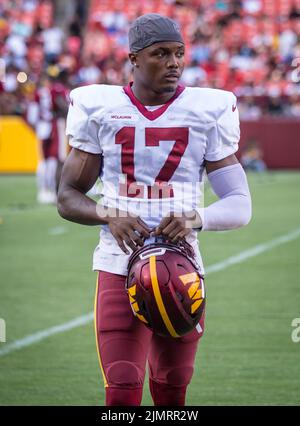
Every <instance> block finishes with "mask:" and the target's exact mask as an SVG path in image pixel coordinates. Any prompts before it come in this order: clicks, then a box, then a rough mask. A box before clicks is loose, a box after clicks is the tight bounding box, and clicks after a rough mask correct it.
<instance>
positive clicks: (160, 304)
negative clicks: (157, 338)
mask: <svg viewBox="0 0 300 426" xmlns="http://www.w3.org/2000/svg"><path fill="white" fill-rule="evenodd" d="M150 277H151V284H152V288H153V293H154V297H155V301H156V304H157V307H158V310H159V313H160V315H161V317H162V320H163V322H164V324H165V326H166V328H167V330H168V332H169V333H170V335H171V336H172V337H180V336H179V335H178V334H177V333H176V331H175V329H174V327H173V325H172V323H171V321H170V318H169V317H168V314H167V311H166V308H165V306H164V302H163V300H162V297H161V293H160V289H159V285H158V280H157V273H156V256H150Z"/></svg>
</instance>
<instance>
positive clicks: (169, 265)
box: [126, 240, 205, 337]
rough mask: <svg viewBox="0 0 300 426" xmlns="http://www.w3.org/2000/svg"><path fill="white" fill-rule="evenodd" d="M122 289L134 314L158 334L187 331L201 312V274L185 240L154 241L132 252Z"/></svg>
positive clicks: (191, 249)
mask: <svg viewBox="0 0 300 426" xmlns="http://www.w3.org/2000/svg"><path fill="white" fill-rule="evenodd" d="M126 288H127V292H128V296H129V301H130V304H131V308H132V310H133V313H134V315H135V316H137V317H138V318H139V320H141V321H142V322H143V323H144V324H145V325H146V326H147V327H149V328H150V329H151V330H152V331H153V332H154V333H156V334H159V335H161V336H172V337H180V336H183V335H184V334H186V333H188V332H190V331H191V330H192V329H193V328H195V327H196V326H197V324H198V323H199V321H200V319H201V316H202V314H203V311H204V306H205V290H204V282H203V276H202V275H201V273H200V268H199V265H198V264H197V263H196V261H195V255H194V251H193V248H192V247H191V246H190V245H189V244H188V243H187V242H186V241H182V242H180V243H179V244H178V245H175V244H171V243H169V242H166V241H157V240H156V242H155V243H152V244H149V245H146V246H144V247H142V248H141V249H139V250H137V251H135V252H133V254H132V255H131V257H130V259H129V264H128V275H127V281H126Z"/></svg>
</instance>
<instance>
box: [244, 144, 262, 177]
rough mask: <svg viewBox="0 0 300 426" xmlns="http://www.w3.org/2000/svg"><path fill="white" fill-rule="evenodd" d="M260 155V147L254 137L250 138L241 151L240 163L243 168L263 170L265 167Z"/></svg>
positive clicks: (256, 170) (255, 170)
mask: <svg viewBox="0 0 300 426" xmlns="http://www.w3.org/2000/svg"><path fill="white" fill-rule="evenodd" d="M262 155H263V154H262V150H261V149H260V147H259V144H258V142H257V141H256V140H255V139H251V140H249V141H248V143H247V145H246V148H245V150H244V152H243V153H242V156H241V164H242V166H243V167H244V169H245V170H251V171H254V172H264V171H265V170H266V168H267V167H266V164H265V162H264V161H263V158H262Z"/></svg>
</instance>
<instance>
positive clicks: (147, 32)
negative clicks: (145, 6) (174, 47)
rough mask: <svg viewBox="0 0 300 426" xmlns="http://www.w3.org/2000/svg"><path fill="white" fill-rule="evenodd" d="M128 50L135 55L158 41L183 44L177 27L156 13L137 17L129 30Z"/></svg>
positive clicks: (171, 21) (168, 19)
mask: <svg viewBox="0 0 300 426" xmlns="http://www.w3.org/2000/svg"><path fill="white" fill-rule="evenodd" d="M128 36H129V49H130V52H132V53H137V52H139V51H140V50H142V49H145V47H148V46H151V44H154V43H158V42H160V41H177V42H179V43H182V44H184V41H183V38H182V35H181V33H180V29H179V26H178V25H177V23H176V22H175V21H173V20H172V19H170V18H168V17H166V16H162V15H159V14H158V13H147V14H146V15H142V16H139V17H138V18H137V19H136V20H135V21H134V22H133V23H132V24H131V26H130V29H129V34H128Z"/></svg>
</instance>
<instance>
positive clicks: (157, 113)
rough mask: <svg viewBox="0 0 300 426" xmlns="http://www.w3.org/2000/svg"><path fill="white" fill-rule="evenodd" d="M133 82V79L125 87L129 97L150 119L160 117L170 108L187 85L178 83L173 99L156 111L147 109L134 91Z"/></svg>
mask: <svg viewBox="0 0 300 426" xmlns="http://www.w3.org/2000/svg"><path fill="white" fill-rule="evenodd" d="M132 84H133V82H132V81H131V82H130V83H129V84H128V86H126V87H123V89H124V92H125V93H126V95H127V96H128V97H129V99H130V100H131V102H132V103H133V105H135V106H136V107H137V109H138V110H139V111H140V113H142V114H143V116H144V117H146V118H148V120H151V121H153V120H156V118H158V117H160V116H161V115H162V114H163V113H164V112H165V111H166V110H167V109H168V108H169V106H170V105H171V104H172V103H173V102H174V101H175V99H176V98H178V96H179V95H180V94H181V93H182V92H183V91H184V89H185V87H184V86H181V85H178V86H177V89H176V92H175V93H174V95H173V96H172V98H171V99H169V100H168V102H167V103H165V104H164V105H162V106H161V107H159V108H157V109H156V110H154V111H149V110H147V108H146V107H145V106H144V105H143V104H142V103H141V102H140V101H139V100H138V99H137V98H136V97H135V95H134V93H133V91H132V88H131V86H132Z"/></svg>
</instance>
